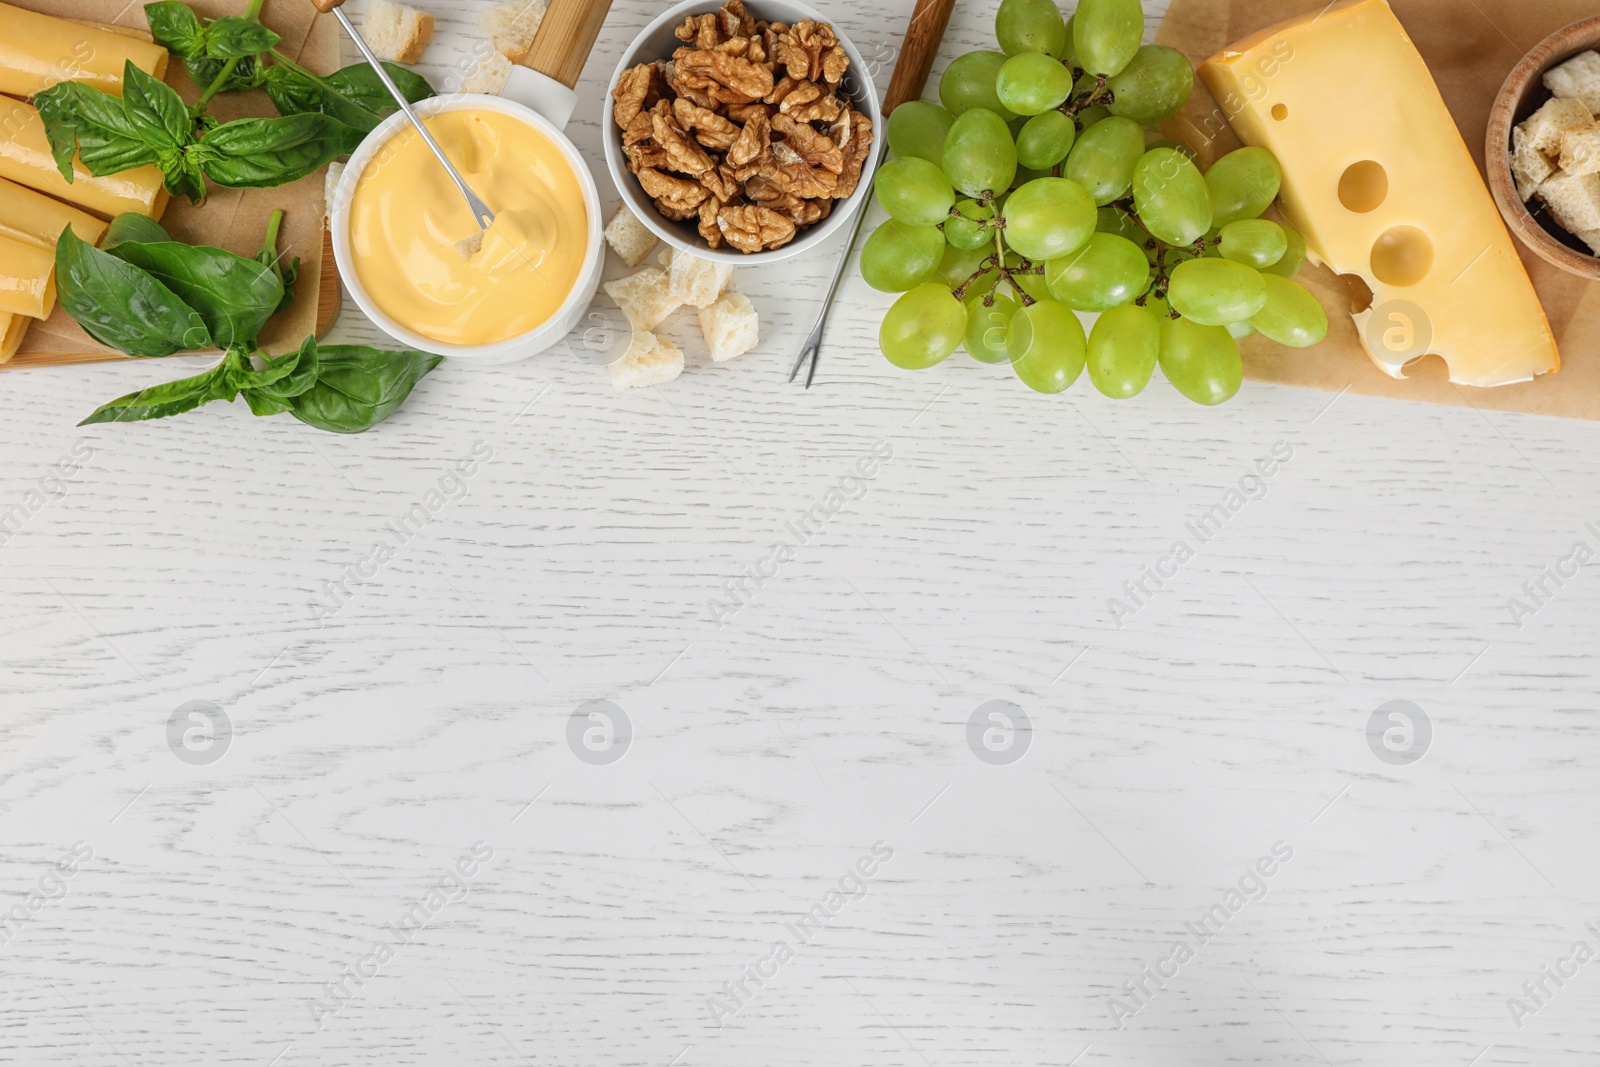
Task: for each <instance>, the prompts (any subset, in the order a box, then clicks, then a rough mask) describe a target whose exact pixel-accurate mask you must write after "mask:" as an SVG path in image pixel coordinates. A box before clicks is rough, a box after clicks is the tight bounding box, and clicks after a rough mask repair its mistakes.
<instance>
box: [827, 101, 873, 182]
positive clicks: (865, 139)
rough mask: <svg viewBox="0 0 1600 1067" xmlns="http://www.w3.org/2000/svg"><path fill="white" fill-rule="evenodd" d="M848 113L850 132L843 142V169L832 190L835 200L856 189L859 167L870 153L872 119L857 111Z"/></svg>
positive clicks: (859, 172)
mask: <svg viewBox="0 0 1600 1067" xmlns="http://www.w3.org/2000/svg"><path fill="white" fill-rule="evenodd" d="M848 115H849V118H850V126H851V130H852V132H851V133H850V135H849V137H848V138H847V139H846V141H845V142H844V170H843V171H841V172H840V174H839V184H838V185H837V186H835V187H834V190H833V196H834V199H835V200H843V199H844V198H845V197H847V196H849V195H850V194H852V193H854V192H855V191H856V186H857V185H858V184H859V183H860V182H861V168H862V167H864V166H866V163H867V157H868V156H870V155H871V154H872V120H871V119H869V118H867V116H865V115H863V114H862V113H861V112H859V111H851V112H848Z"/></svg>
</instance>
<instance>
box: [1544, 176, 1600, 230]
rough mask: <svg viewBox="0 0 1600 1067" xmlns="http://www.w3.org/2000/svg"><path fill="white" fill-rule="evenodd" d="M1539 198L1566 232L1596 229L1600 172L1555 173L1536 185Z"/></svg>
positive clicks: (1599, 227) (1598, 225)
mask: <svg viewBox="0 0 1600 1067" xmlns="http://www.w3.org/2000/svg"><path fill="white" fill-rule="evenodd" d="M1539 199H1541V200H1543V201H1544V204H1545V207H1547V208H1548V209H1549V210H1550V217H1551V218H1553V219H1555V220H1556V222H1557V223H1558V224H1559V225H1560V226H1561V228H1562V229H1564V230H1566V231H1567V232H1568V233H1572V234H1581V233H1585V232H1587V231H1589V230H1600V174H1557V175H1556V176H1555V177H1553V178H1550V179H1548V180H1547V181H1546V182H1545V183H1544V184H1543V185H1541V186H1539Z"/></svg>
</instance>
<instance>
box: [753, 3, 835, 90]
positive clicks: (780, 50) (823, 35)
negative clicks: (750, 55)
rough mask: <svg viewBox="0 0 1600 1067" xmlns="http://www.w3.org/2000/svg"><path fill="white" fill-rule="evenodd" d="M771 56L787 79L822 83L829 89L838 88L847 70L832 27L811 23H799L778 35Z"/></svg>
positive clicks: (807, 21) (806, 20)
mask: <svg viewBox="0 0 1600 1067" xmlns="http://www.w3.org/2000/svg"><path fill="white" fill-rule="evenodd" d="M772 56H773V58H774V59H776V60H777V61H778V63H779V64H781V65H782V66H784V67H785V68H787V69H788V71H789V76H790V77H792V78H796V79H798V80H800V81H818V80H821V81H826V82H827V83H828V84H829V85H838V84H839V80H840V79H841V78H843V77H844V72H845V71H846V70H847V69H849V66H850V58H849V57H848V56H847V55H845V51H844V49H843V48H842V47H840V45H839V38H837V37H836V36H834V33H833V27H832V26H829V25H828V24H827V23H826V22H822V23H818V22H813V21H812V20H811V19H801V20H800V21H799V22H797V23H795V24H794V26H793V27H791V28H790V29H789V30H788V31H787V32H785V33H783V34H782V35H780V36H779V37H778V39H777V41H776V43H775V45H774V47H773V49H772Z"/></svg>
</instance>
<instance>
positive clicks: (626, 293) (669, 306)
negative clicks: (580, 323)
mask: <svg viewBox="0 0 1600 1067" xmlns="http://www.w3.org/2000/svg"><path fill="white" fill-rule="evenodd" d="M604 288H605V291H606V295H607V296H609V297H611V299H613V300H615V301H616V302H617V306H618V307H620V308H621V309H622V313H623V314H624V315H626V316H628V323H629V325H631V326H632V327H633V328H634V329H635V330H653V329H655V328H656V327H657V326H658V325H660V323H661V320H662V319H664V318H666V317H667V316H668V315H670V314H672V313H673V312H674V311H675V310H677V308H678V307H679V305H681V304H682V303H683V301H681V300H679V299H678V298H677V297H675V296H673V295H672V293H671V292H670V290H669V289H668V287H667V272H666V271H664V270H657V269H656V268H655V267H646V268H645V269H644V270H642V271H640V272H639V273H637V274H630V275H628V276H627V277H626V278H618V279H617V280H616V281H614V282H606V283H605V286H604Z"/></svg>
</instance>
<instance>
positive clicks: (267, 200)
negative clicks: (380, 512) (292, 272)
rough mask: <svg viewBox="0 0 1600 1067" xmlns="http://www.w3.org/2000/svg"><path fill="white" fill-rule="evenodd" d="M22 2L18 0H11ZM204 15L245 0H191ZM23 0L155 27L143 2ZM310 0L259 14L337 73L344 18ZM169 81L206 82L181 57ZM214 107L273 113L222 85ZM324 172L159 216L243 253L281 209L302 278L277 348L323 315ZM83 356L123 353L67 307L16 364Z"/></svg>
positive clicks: (78, 15)
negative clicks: (326, 13)
mask: <svg viewBox="0 0 1600 1067" xmlns="http://www.w3.org/2000/svg"><path fill="white" fill-rule="evenodd" d="M11 2H18V0H11ZM187 2H188V3H189V5H190V6H191V7H193V8H194V9H195V10H196V11H197V12H198V13H199V14H200V16H201V17H202V18H218V17H220V16H223V15H238V14H242V13H243V12H244V9H245V3H244V0H187ZM18 6H21V7H29V8H33V9H35V10H39V11H48V12H49V13H50V14H52V15H59V16H61V17H62V18H73V19H82V20H84V21H87V22H103V23H114V24H116V25H119V26H128V27H132V28H135V29H138V30H141V31H148V29H149V26H148V24H147V23H146V22H145V17H144V6H143V4H142V3H137V2H136V3H131V4H130V3H128V2H127V0H20V3H18ZM316 14H317V12H316V8H314V7H313V6H312V5H311V2H310V0H267V3H266V6H265V8H264V9H263V10H262V15H261V21H262V22H264V23H265V24H266V25H267V26H269V27H271V28H272V29H273V30H275V31H277V32H278V33H279V34H280V35H281V36H282V37H283V43H282V44H280V45H279V46H278V50H279V51H281V52H282V53H283V54H284V55H286V56H288V57H289V58H291V59H293V60H294V61H295V62H297V63H299V64H300V65H301V66H303V67H305V68H306V69H307V70H311V71H314V72H316V73H319V74H322V73H331V72H332V71H335V70H337V69H338V68H339V37H338V24H337V23H336V22H335V21H334V20H333V19H331V18H328V19H319V18H316ZM167 84H169V85H171V86H172V87H173V88H175V89H177V90H178V91H179V92H180V93H182V94H183V98H184V101H185V102H187V103H193V102H194V101H195V100H197V99H198V98H199V96H200V90H199V89H197V88H195V86H194V85H193V84H192V83H191V82H190V81H189V75H188V73H187V72H186V71H185V70H184V68H183V64H182V63H181V62H178V61H176V60H175V61H174V62H173V63H172V64H171V67H170V68H169V69H168V71H167ZM209 110H210V112H211V113H212V114H214V115H216V116H217V117H218V118H219V119H221V120H222V121H224V122H226V121H228V120H230V119H235V118H245V117H248V116H253V115H267V116H270V115H276V114H277V111H276V110H274V109H273V107H272V103H271V102H270V101H269V100H268V99H267V95H266V93H264V92H260V91H254V92H249V93H222V94H219V95H218V96H217V97H216V98H215V99H214V100H213V101H212V105H211V107H210V109H209ZM322 190H323V172H322V171H318V172H317V173H316V174H313V175H311V176H310V177H308V178H305V179H303V180H301V181H298V182H295V183H294V184H292V185H285V186H280V187H279V188H277V189H244V190H237V189H223V188H220V187H218V186H215V185H213V186H211V193H210V196H209V197H208V199H207V200H206V203H205V205H204V206H203V207H195V206H194V205H193V204H191V203H189V201H188V200H187V199H174V200H173V202H172V205H171V206H170V207H168V208H167V212H166V214H165V215H164V216H163V217H162V220H161V224H162V225H163V226H165V227H166V228H167V230H168V231H169V232H170V233H171V234H172V235H173V237H174V238H175V239H177V240H179V241H187V242H189V243H190V244H207V245H214V246H216V247H218V248H225V249H227V250H228V251H230V252H237V253H238V254H240V255H245V256H253V255H255V254H256V253H257V252H258V251H260V249H261V242H262V239H263V238H264V237H265V235H266V230H267V219H268V217H269V216H270V215H271V214H272V212H273V210H274V209H275V208H282V209H283V211H284V220H283V229H282V231H281V232H280V234H279V240H278V249H279V251H280V252H285V253H286V256H287V258H289V259H293V258H294V257H295V256H299V257H300V277H299V280H298V282H297V283H296V285H295V299H294V303H293V304H292V305H290V306H289V307H288V308H286V309H285V310H283V311H282V312H280V313H278V314H277V315H274V316H273V318H272V320H271V321H270V322H268V323H267V327H266V329H265V330H264V331H263V332H262V334H261V346H262V348H263V349H265V350H266V351H268V352H271V353H273V354H277V353H280V352H285V351H288V350H289V349H291V348H298V347H299V346H300V342H301V341H303V340H305V337H306V335H307V334H309V333H311V332H312V331H313V329H314V328H315V325H316V321H317V291H318V287H319V283H320V281H321V278H322V271H323V263H322V230H323V223H322V211H323V196H322ZM82 357H90V358H95V357H103V358H106V359H120V358H123V357H122V356H121V355H120V354H119V353H117V352H114V351H112V350H111V349H109V348H106V347H105V346H103V345H101V344H100V343H99V342H97V341H95V340H94V339H93V338H91V337H90V336H89V335H88V334H86V333H85V332H84V331H83V329H82V328H81V327H80V326H79V325H78V324H77V323H76V322H73V321H72V319H71V318H70V317H68V315H67V314H66V312H64V311H62V310H61V308H60V307H57V308H56V311H55V314H53V315H51V316H50V318H48V319H46V320H44V321H43V322H36V323H34V324H33V327H32V328H31V329H30V330H29V331H28V336H27V339H26V340H24V341H23V343H22V347H21V348H20V349H19V350H18V352H17V355H16V356H15V357H14V358H13V359H12V361H11V363H9V364H6V366H29V365H35V366H36V365H39V364H41V363H54V362H82V361H84V360H83V359H82Z"/></svg>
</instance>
